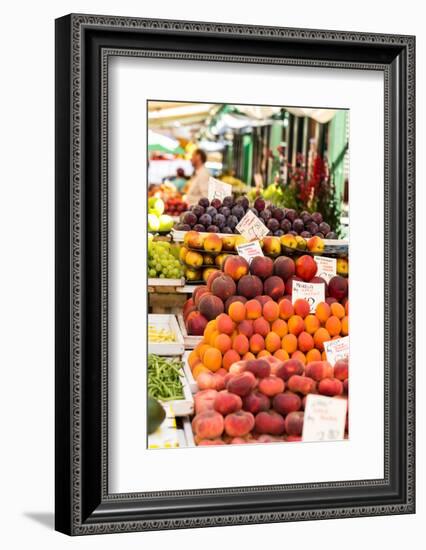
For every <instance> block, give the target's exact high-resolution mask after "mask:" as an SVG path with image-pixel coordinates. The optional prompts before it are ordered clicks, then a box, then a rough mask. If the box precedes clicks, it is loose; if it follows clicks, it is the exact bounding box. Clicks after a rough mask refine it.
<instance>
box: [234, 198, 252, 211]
mask: <svg viewBox="0 0 426 550" xmlns="http://www.w3.org/2000/svg"><path fill="white" fill-rule="evenodd" d="M236 204H238V205H239V206H242V207H243V208H244V210H247V208H248V207H249V200H248V198H247V197H240V198H239V199H237V200H236Z"/></svg>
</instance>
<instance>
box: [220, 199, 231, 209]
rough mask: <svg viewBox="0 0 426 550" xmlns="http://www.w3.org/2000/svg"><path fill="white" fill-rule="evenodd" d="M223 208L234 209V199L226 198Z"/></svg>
mask: <svg viewBox="0 0 426 550" xmlns="http://www.w3.org/2000/svg"><path fill="white" fill-rule="evenodd" d="M222 206H227V207H228V208H232V207H233V206H234V199H233V198H232V197H225V198H224V199H223V201H222Z"/></svg>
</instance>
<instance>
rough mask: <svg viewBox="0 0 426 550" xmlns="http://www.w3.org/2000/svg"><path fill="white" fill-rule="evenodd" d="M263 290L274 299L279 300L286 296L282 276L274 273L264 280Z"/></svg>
mask: <svg viewBox="0 0 426 550" xmlns="http://www.w3.org/2000/svg"><path fill="white" fill-rule="evenodd" d="M263 290H264V292H265V294H267V295H268V296H270V297H271V298H272V299H273V300H275V301H278V300H279V299H280V298H281V297H282V296H284V291H285V285H284V282H283V280H282V279H280V277H277V276H276V275H272V276H271V277H268V278H267V279H266V281H265V282H264V285H263Z"/></svg>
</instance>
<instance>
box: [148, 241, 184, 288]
mask: <svg viewBox="0 0 426 550" xmlns="http://www.w3.org/2000/svg"><path fill="white" fill-rule="evenodd" d="M178 254H179V247H178V246H176V245H172V244H170V243H168V242H166V241H155V240H153V239H152V238H150V239H149V240H148V277H150V278H160V279H180V278H181V277H183V272H184V270H183V267H182V264H181V263H180V261H179V259H178Z"/></svg>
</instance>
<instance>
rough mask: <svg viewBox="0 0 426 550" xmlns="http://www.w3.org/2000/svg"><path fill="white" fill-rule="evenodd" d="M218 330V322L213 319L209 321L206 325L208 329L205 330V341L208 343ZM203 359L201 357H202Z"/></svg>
mask: <svg viewBox="0 0 426 550" xmlns="http://www.w3.org/2000/svg"><path fill="white" fill-rule="evenodd" d="M216 330H217V321H216V319H213V320H211V321H209V322H208V323H207V325H206V328H205V329H204V339H205V340H206V341H207V342H208V341H209V339H210V336H211V335H212V334H213V332H215V331H216ZM200 357H201V355H200Z"/></svg>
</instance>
